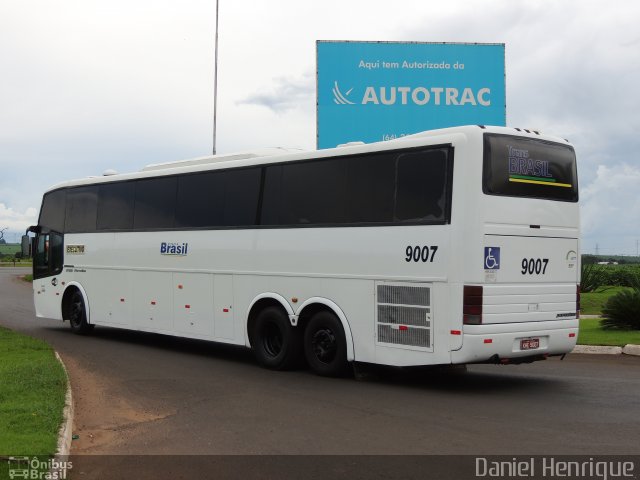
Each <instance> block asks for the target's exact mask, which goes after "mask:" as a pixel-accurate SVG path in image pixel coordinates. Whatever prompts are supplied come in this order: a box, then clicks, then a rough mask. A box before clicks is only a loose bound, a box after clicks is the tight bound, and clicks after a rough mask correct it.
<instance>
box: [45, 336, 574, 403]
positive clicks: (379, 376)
mask: <svg viewBox="0 0 640 480" xmlns="http://www.w3.org/2000/svg"><path fill="white" fill-rule="evenodd" d="M48 329H49V330H54V331H60V332H65V333H68V334H69V335H73V333H72V332H71V331H69V330H68V328H65V327H48ZM79 340H88V341H92V340H93V341H107V342H117V343H120V344H130V345H138V346H141V347H144V348H154V349H162V350H165V351H168V352H175V353H180V354H188V355H197V356H201V357H203V358H208V359H215V360H222V361H225V362H231V363H236V364H241V365H253V366H254V367H255V368H256V369H261V367H260V366H259V365H258V363H257V362H256V360H255V358H254V356H253V354H252V352H251V350H250V349H248V348H246V347H244V346H241V345H230V344H225V343H220V342H213V341H210V340H198V339H191V338H185V337H175V336H171V335H163V334H159V333H150V332H141V331H135V330H126V329H119V328H111V327H105V326H99V327H97V328H95V329H94V330H93V331H92V332H91V334H89V335H87V336H85V337H83V338H81V339H79ZM547 362H553V363H556V362H557V360H555V359H554V360H547V361H545V362H541V363H547ZM527 367H528V366H525V365H508V366H504V365H488V364H485V365H470V366H469V367H466V366H464V365H445V366H424V367H389V366H383V365H374V364H367V363H360V362H356V363H354V364H352V368H350V369H349V370H348V372H347V373H346V375H345V376H344V377H342V378H337V379H334V380H335V381H343V380H345V379H351V380H355V381H357V382H364V383H370V384H378V385H389V386H391V385H395V386H399V387H402V386H403V387H409V388H415V389H422V390H429V391H443V392H453V393H456V392H457V393H465V394H469V393H473V394H482V393H485V394H486V393H487V392H513V391H519V390H522V391H530V390H535V391H543V390H545V389H547V388H549V389H555V390H557V389H558V388H559V387H560V386H561V385H562V380H561V378H551V377H550V376H549V375H548V374H539V375H536V374H533V375H532V374H531V372H530V371H529V370H525V369H527ZM305 370H306V371H308V367H307V365H306V363H305V362H304V361H303V362H301V363H300V364H299V365H298V368H296V369H295V370H293V371H289V372H277V373H278V374H280V375H287V374H290V373H304V372H305ZM308 373H309V375H313V373H312V372H311V371H308Z"/></svg>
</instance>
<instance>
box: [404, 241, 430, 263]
mask: <svg viewBox="0 0 640 480" xmlns="http://www.w3.org/2000/svg"><path fill="white" fill-rule="evenodd" d="M437 251H438V246H437V245H433V246H428V245H424V246H420V245H416V246H415V247H412V246H411V245H409V246H408V247H407V249H406V250H405V255H406V257H405V259H404V260H405V261H406V262H425V263H426V262H429V263H433V258H434V257H435V255H436V252H437Z"/></svg>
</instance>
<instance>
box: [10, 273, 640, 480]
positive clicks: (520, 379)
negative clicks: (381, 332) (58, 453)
mask: <svg viewBox="0 0 640 480" xmlns="http://www.w3.org/2000/svg"><path fill="white" fill-rule="evenodd" d="M20 272H21V271H20V270H19V269H17V270H14V269H9V268H3V269H0V325H3V326H6V327H9V328H11V329H15V330H18V331H21V332H24V333H26V334H28V335H31V336H34V337H37V338H42V339H44V340H46V341H47V342H49V343H50V344H51V345H52V346H53V347H54V348H55V349H56V350H57V351H58V352H59V353H60V354H61V356H62V358H63V359H64V361H65V363H66V364H67V365H68V367H69V370H70V375H71V381H72V384H73V388H74V395H75V400H76V409H77V412H78V414H77V416H76V423H75V426H74V431H75V432H76V433H77V434H79V435H80V438H79V439H78V440H77V441H74V444H73V447H72V453H76V454H78V453H87V454H116V455H119V454H128V455H132V454H144V455H146V454H157V455H165V454H176V455H187V454H189V455H193V454H195V455H200V454H207V455H227V454H235V455H238V454H239V455H261V454H270V455H279V454H283V455H290V454H296V455H303V454H309V455H317V454H324V455H345V454H349V455H380V454H388V455H398V454H404V455H425V454H430V455H432V454H447V455H448V454H460V455H497V454H502V455H561V454H562V455H569V454H578V455H604V454H615V455H637V454H640V357H630V356H608V355H576V354H573V355H568V356H567V358H566V359H565V360H564V361H560V360H559V359H550V360H547V361H544V362H537V363H534V364H531V365H517V366H493V365H477V366H470V367H469V368H468V371H467V372H466V373H455V374H442V373H434V372H431V371H425V370H422V369H420V370H407V371H402V370H397V369H371V368H366V369H364V373H365V374H364V375H363V376H362V377H361V378H359V379H358V380H354V379H327V378H321V377H317V376H314V375H313V374H311V373H309V372H307V371H304V370H300V371H293V372H271V371H268V370H264V369H262V368H260V367H259V366H258V365H257V364H256V363H255V361H254V360H253V357H252V356H251V354H250V352H249V351H247V350H245V349H244V348H236V347H228V346H222V345H216V344H213V343H209V342H203V341H192V340H185V339H177V338H172V337H166V336H162V335H154V334H143V333H136V332H128V331H124V330H116V329H110V328H100V327H97V328H96V329H95V331H94V333H93V334H92V335H91V336H88V337H78V336H75V335H73V334H72V333H71V332H70V331H69V329H68V326H67V325H66V324H62V323H60V322H57V321H53V320H47V319H38V318H36V317H35V315H34V310H33V304H32V293H31V287H30V285H29V284H26V283H24V282H22V281H20V280H18V279H17V277H16V275H17V274H18V273H20ZM370 468H374V467H370ZM83 478H87V477H83Z"/></svg>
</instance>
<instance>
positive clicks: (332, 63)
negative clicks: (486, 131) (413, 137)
mask: <svg viewBox="0 0 640 480" xmlns="http://www.w3.org/2000/svg"><path fill="white" fill-rule="evenodd" d="M316 50H317V137H318V139H317V146H318V148H331V147H335V146H336V145H338V144H340V143H346V142H350V141H358V140H361V141H363V142H366V143H370V142H378V141H382V140H391V139H394V138H398V137H401V136H404V135H408V134H411V133H416V132H420V131H423V130H430V129H434V128H443V127H453V126H456V125H477V124H480V125H505V122H506V100H505V69H504V44H502V43H501V44H477V43H474V44H466V43H465V44H463V43H406V42H344V41H318V42H317V44H316Z"/></svg>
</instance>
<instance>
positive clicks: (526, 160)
mask: <svg viewBox="0 0 640 480" xmlns="http://www.w3.org/2000/svg"><path fill="white" fill-rule="evenodd" d="M483 182H484V183H483V191H484V193H487V194H489V195H505V196H510V197H530V198H542V199H547V200H560V201H564V202H577V201H578V176H577V173H576V155H575V152H574V151H573V148H571V147H570V146H567V145H563V144H559V143H552V142H547V141H543V140H537V139H534V138H524V137H515V136H510V135H497V134H485V136H484V173H483Z"/></svg>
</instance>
